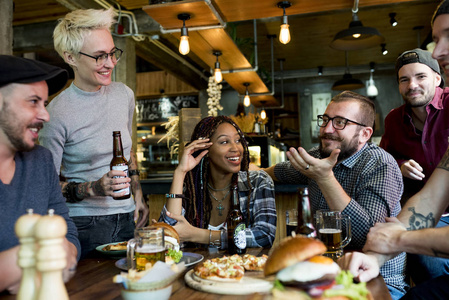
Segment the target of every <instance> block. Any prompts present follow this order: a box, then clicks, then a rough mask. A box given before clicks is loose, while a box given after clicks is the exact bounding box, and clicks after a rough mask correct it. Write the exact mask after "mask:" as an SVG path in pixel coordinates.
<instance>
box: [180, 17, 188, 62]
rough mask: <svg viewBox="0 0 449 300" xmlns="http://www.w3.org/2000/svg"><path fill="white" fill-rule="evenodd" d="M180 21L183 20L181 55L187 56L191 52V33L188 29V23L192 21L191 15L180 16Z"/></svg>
mask: <svg viewBox="0 0 449 300" xmlns="http://www.w3.org/2000/svg"><path fill="white" fill-rule="evenodd" d="M178 19H179V20H182V28H181V41H180V42H179V53H181V54H182V55H187V54H188V53H189V52H190V45H189V33H188V31H187V27H186V21H187V20H189V19H190V15H189V14H179V15H178Z"/></svg>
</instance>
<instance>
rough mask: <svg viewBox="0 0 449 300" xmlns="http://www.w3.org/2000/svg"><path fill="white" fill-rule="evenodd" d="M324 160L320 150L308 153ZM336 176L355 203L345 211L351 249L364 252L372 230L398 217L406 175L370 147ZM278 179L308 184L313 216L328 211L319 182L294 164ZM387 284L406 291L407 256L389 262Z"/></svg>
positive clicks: (284, 166)
mask: <svg viewBox="0 0 449 300" xmlns="http://www.w3.org/2000/svg"><path fill="white" fill-rule="evenodd" d="M308 153H309V154H310V155H311V156H313V157H315V158H319V159H321V156H320V153H319V150H318V147H315V148H312V149H311V150H310V151H309V152H308ZM333 172H334V176H335V178H336V179H337V181H338V182H339V183H340V185H341V186H342V188H343V189H344V190H345V192H346V193H347V194H348V195H349V196H350V197H351V201H350V202H349V204H348V205H347V206H346V207H345V209H344V210H343V211H342V213H343V214H345V215H348V216H350V218H351V231H352V240H351V243H350V244H349V247H351V248H355V249H359V250H361V249H362V248H363V245H365V242H366V236H367V234H368V231H369V229H370V228H371V227H372V226H374V224H375V223H377V222H382V223H383V222H385V217H390V216H393V217H396V216H397V215H398V214H399V212H400V210H401V206H400V199H401V195H402V191H403V183H402V174H401V171H400V170H399V167H398V164H397V163H396V161H395V159H394V158H393V157H392V156H391V155H390V154H388V153H387V152H386V151H384V150H383V149H381V148H379V147H377V146H376V145H374V144H371V143H367V144H366V145H365V146H363V148H362V149H361V150H360V151H358V152H357V153H355V154H354V155H352V156H351V157H349V158H347V159H345V160H344V161H342V162H339V163H338V164H337V165H335V166H334V168H333ZM274 173H275V176H276V178H278V179H279V181H281V182H285V183H296V184H308V186H309V199H310V205H311V209H312V213H313V214H315V211H317V210H319V209H328V208H329V206H328V205H327V202H326V199H324V196H323V194H322V193H321V191H320V188H319V187H318V184H317V182H316V181H314V180H312V179H310V178H308V177H306V176H305V175H303V174H301V173H300V172H299V171H297V170H296V169H294V168H293V166H292V165H291V163H290V162H283V163H280V164H277V165H276V167H275V169H274ZM380 271H381V272H380V273H381V274H382V276H383V277H384V280H385V282H386V283H387V284H389V285H392V286H395V287H397V288H399V289H402V290H404V288H405V287H407V284H406V283H405V281H404V280H405V253H401V254H399V255H398V256H396V257H394V258H393V259H391V260H389V261H388V262H387V263H385V265H384V266H383V267H382V268H381V270H380Z"/></svg>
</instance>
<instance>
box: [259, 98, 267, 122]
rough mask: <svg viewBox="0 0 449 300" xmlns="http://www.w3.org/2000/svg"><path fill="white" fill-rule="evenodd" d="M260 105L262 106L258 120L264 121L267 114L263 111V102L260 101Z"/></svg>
mask: <svg viewBox="0 0 449 300" xmlns="http://www.w3.org/2000/svg"><path fill="white" fill-rule="evenodd" d="M260 103H261V104H262V110H261V111H260V118H261V119H262V120H265V119H266V118H267V112H266V111H265V107H264V105H265V101H260Z"/></svg>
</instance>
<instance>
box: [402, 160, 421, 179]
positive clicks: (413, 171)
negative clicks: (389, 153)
mask: <svg viewBox="0 0 449 300" xmlns="http://www.w3.org/2000/svg"><path fill="white" fill-rule="evenodd" d="M423 171H424V169H423V168H422V167H421V166H420V165H419V164H418V163H417V162H416V161H414V160H413V159H410V160H408V161H406V162H405V163H403V164H402V165H401V172H402V176H404V177H407V178H410V179H414V180H423V179H424V177H426V176H425V175H424V173H423Z"/></svg>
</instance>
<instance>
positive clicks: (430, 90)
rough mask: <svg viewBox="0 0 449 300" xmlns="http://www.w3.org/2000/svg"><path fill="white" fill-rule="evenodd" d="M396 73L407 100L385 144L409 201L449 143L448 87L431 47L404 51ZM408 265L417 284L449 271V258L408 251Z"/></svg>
mask: <svg viewBox="0 0 449 300" xmlns="http://www.w3.org/2000/svg"><path fill="white" fill-rule="evenodd" d="M396 72H397V78H398V84H399V92H400V93H401V95H402V98H403V99H404V102H405V104H404V105H402V106H400V107H398V108H396V109H394V110H392V111H391V112H390V113H389V114H388V115H387V117H386V118H385V133H384V135H383V136H382V140H381V142H380V146H381V147H382V148H384V149H385V150H386V151H387V152H389V153H390V154H391V155H393V157H394V158H395V159H396V161H397V162H398V165H399V167H400V168H401V172H402V175H403V177H404V194H403V197H402V204H404V203H405V201H407V199H409V198H410V197H411V196H413V195H414V194H416V193H417V192H418V191H419V190H421V188H422V187H423V186H424V184H425V183H426V182H427V180H428V178H429V177H430V175H431V174H432V172H433V171H434V170H435V167H436V166H437V165H438V163H439V161H440V160H441V158H442V157H443V155H444V152H445V151H446V149H447V147H448V137H449V88H443V87H444V81H443V79H442V77H441V75H440V67H439V65H438V62H437V61H436V60H435V59H433V58H432V54H431V53H430V52H429V51H426V50H422V49H413V50H410V51H405V52H404V53H402V54H401V55H400V56H399V57H398V58H397V60H396ZM434 221H435V220H434ZM448 224H449V216H443V217H442V218H441V220H440V222H439V223H438V224H437V226H447V225H448ZM407 265H408V268H409V272H410V274H411V276H412V279H413V282H414V283H417V284H419V283H421V282H424V281H426V280H428V279H429V278H433V277H437V276H440V275H445V274H449V273H448V272H449V260H447V259H443V258H436V257H428V256H421V255H419V256H418V255H409V256H408V259H407Z"/></svg>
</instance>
